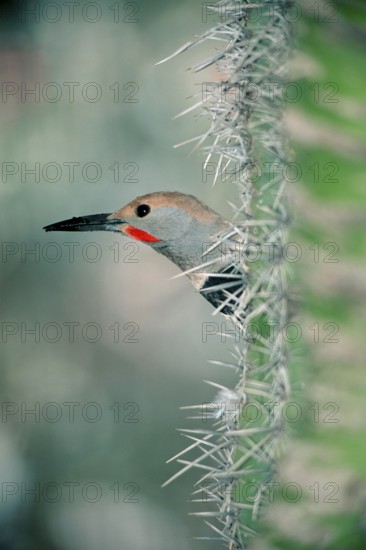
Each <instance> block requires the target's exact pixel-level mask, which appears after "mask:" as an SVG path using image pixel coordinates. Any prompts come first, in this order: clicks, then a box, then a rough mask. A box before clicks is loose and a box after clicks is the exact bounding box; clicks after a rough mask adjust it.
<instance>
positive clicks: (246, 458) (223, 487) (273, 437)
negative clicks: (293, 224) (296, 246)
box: [169, 0, 291, 549]
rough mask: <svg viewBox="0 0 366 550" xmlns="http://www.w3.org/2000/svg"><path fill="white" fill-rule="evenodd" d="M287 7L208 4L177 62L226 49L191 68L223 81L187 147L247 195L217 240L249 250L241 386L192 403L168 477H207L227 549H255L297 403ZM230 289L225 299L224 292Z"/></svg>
mask: <svg viewBox="0 0 366 550" xmlns="http://www.w3.org/2000/svg"><path fill="white" fill-rule="evenodd" d="M288 8H289V2H287V1H286V0H271V1H266V0H263V1H260V0H252V1H249V0H241V1H229V0H227V1H223V2H218V3H217V4H215V5H213V6H212V8H211V9H212V12H213V13H216V15H217V21H218V22H217V24H216V25H215V26H214V27H213V28H211V29H210V30H209V31H208V32H206V33H205V34H203V35H202V36H200V37H198V38H197V39H196V40H195V41H193V42H190V43H188V44H186V45H185V46H183V47H182V48H181V49H180V50H179V51H178V52H176V53H175V54H173V56H174V55H177V54H178V53H181V52H183V51H185V50H187V49H188V48H190V47H193V46H196V45H198V44H200V43H202V42H204V41H206V40H210V41H212V40H214V41H217V43H218V44H219V46H220V49H219V52H218V53H217V54H216V55H215V56H213V57H212V58H210V59H207V60H206V61H204V62H202V63H200V64H199V65H197V66H195V67H193V70H194V71H201V70H202V69H205V68H207V67H209V66H211V65H214V66H215V67H216V69H217V70H218V71H219V74H220V77H221V82H216V83H207V82H206V83H204V85H203V86H204V87H205V88H204V89H205V93H204V94H203V96H201V98H200V100H199V102H198V103H197V104H196V105H194V106H193V107H191V108H190V109H188V110H187V111H185V113H186V112H190V111H192V110H194V109H198V110H199V114H200V115H202V114H203V115H205V116H206V117H207V119H208V120H209V128H208V130H207V131H206V132H205V133H204V134H202V135H200V136H198V137H195V138H193V139H192V140H188V142H190V141H191V142H197V143H196V145H197V146H201V147H203V149H204V151H205V152H206V153H207V160H206V163H210V167H211V168H212V166H215V167H216V174H215V178H217V177H219V176H220V178H225V179H226V180H227V181H228V182H230V181H232V182H234V183H235V184H237V185H238V188H239V191H240V193H239V197H240V198H239V199H238V204H236V205H235V206H234V208H235V218H234V219H235V225H234V224H233V230H232V231H231V232H230V234H228V235H226V236H223V237H222V239H220V242H219V243H218V245H221V244H222V243H223V242H225V240H226V241H227V242H228V241H230V243H231V245H232V242H233V235H234V241H235V244H236V245H237V243H239V244H240V250H241V254H239V255H238V254H237V253H235V254H233V260H232V263H233V266H234V267H235V268H236V271H235V272H236V274H237V276H240V274H242V280H243V285H242V288H241V289H240V292H238V285H237V279H236V287H235V289H236V290H235V293H233V294H232V295H231V302H230V303H232V304H234V306H233V314H232V315H231V319H232V320H233V321H234V323H235V325H236V326H237V327H239V328H240V331H241V339H240V343H239V344H237V345H236V346H234V349H233V359H232V360H230V361H228V362H227V363H225V364H223V366H225V367H232V368H234V369H236V371H237V372H238V373H239V380H238V382H237V385H236V387H235V388H234V389H229V388H226V387H221V386H218V385H216V384H213V385H214V386H216V387H217V389H218V394H217V397H216V399H215V401H214V402H212V403H210V404H206V405H197V406H196V407H187V408H192V409H196V410H200V413H201V415H202V414H204V415H206V417H209V418H210V419H211V420H210V422H211V424H210V425H209V427H208V428H207V429H206V428H205V429H201V428H197V429H193V430H183V433H184V435H185V436H186V437H187V438H188V439H189V440H190V445H189V447H187V448H186V449H185V450H184V451H182V452H181V453H179V455H177V456H176V457H174V458H173V459H172V460H176V461H177V462H178V463H179V464H181V465H182V468H181V469H180V471H179V472H178V473H177V474H176V475H175V476H173V478H171V480H172V479H175V478H176V477H177V476H178V475H181V474H182V473H183V472H185V471H187V470H188V469H190V468H197V469H198V471H199V472H201V473H202V476H201V477H200V479H199V480H198V481H197V491H195V493H196V495H197V500H198V501H202V502H203V503H204V504H205V505H206V506H207V508H208V509H207V511H200V512H198V514H199V515H202V516H203V517H205V519H206V523H208V524H209V525H210V526H211V527H212V529H213V530H214V532H215V534H214V536H213V537H205V538H215V539H217V538H218V539H220V540H222V541H224V543H225V545H226V546H227V548H230V549H234V548H235V549H243V548H247V545H248V542H249V540H250V538H251V536H252V535H254V534H255V531H256V520H257V518H258V512H259V510H260V508H261V504H262V503H264V502H265V501H266V500H268V499H267V496H268V494H269V492H270V491H271V483H272V481H273V479H274V476H275V475H276V464H277V458H278V451H279V447H280V443H281V441H282V440H283V434H284V431H285V426H284V419H283V414H282V413H283V407H284V406H285V405H286V403H287V401H288V398H289V382H288V367H287V362H288V358H287V348H286V342H285V339H284V337H283V334H284V332H283V331H284V329H286V326H287V323H288V313H287V309H288V308H287V302H288V290H287V282H286V258H284V255H283V247H284V245H285V244H286V238H287V226H288V215H287V211H286V206H285V200H284V191H285V183H286V182H285V177H284V174H285V173H286V147H285V139H284V136H283V131H282V89H283V88H282V86H283V84H284V78H285V77H286V67H287V61H288V56H289V51H290V46H291V37H290V27H289V23H288V21H287V18H286V14H287V10H288ZM173 56H171V57H173ZM169 59H170V58H169ZM231 245H230V246H231ZM230 246H228V250H230ZM236 252H237V249H236ZM224 292H225V294H226V295H227V297H228V299H229V298H230V287H228V285H227V284H226V285H225V290H224ZM218 310H220V308H218ZM171 480H169V482H170V481H171ZM209 503H213V504H209Z"/></svg>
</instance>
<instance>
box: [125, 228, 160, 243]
mask: <svg viewBox="0 0 366 550" xmlns="http://www.w3.org/2000/svg"><path fill="white" fill-rule="evenodd" d="M125 233H127V235H129V236H130V237H132V238H133V239H137V240H138V241H145V242H146V243H157V242H159V241H160V239H157V238H156V237H154V235H150V233H147V232H146V231H142V229H137V227H133V226H132V225H128V226H127V227H126V229H125Z"/></svg>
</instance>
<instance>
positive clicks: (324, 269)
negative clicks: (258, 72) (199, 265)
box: [0, 0, 366, 550]
mask: <svg viewBox="0 0 366 550" xmlns="http://www.w3.org/2000/svg"><path fill="white" fill-rule="evenodd" d="M1 9H2V12H1V37H0V46H1V47H0V67H1V82H2V104H1V119H0V120H1V125H2V131H1V135H0V140H1V156H2V185H1V195H2V201H1V203H2V216H1V221H0V223H1V235H2V238H1V241H2V270H1V275H0V280H1V286H2V302H1V323H2V325H1V326H2V347H1V382H2V383H1V393H0V399H1V406H2V410H1V423H0V438H1V439H0V468H1V471H0V481H1V492H2V493H1V499H0V500H1V502H0V525H1V529H0V548H1V549H33V548H34V549H35V548H37V549H57V550H59V549H60V550H63V549H79V548H89V549H94V548H95V549H97V548H98V549H99V548H101V547H103V548H105V550H108V549H115V548H123V549H124V548H134V549H136V550H140V549H141V550H145V549H147V548H149V549H150V550H155V549H156V550H165V549H168V548H169V549H170V548H172V547H174V548H177V549H180V550H185V549H192V550H195V549H198V548H205V547H207V548H208V547H209V548H210V549H215V548H221V545H220V544H219V543H218V544H217V545H215V543H213V542H210V543H208V544H207V545H206V543H204V542H202V541H196V540H193V538H192V537H194V536H197V535H205V534H207V529H206V527H205V526H204V525H203V523H202V522H201V520H200V519H197V518H194V517H192V516H189V515H188V513H189V512H192V511H194V510H197V506H196V507H195V505H194V504H193V503H191V502H189V501H190V498H191V496H190V494H191V490H192V487H193V483H194V481H195V480H196V476H195V475H193V474H188V475H186V476H185V477H183V478H180V479H179V480H177V481H176V482H175V483H174V484H173V485H170V486H168V487H167V488H165V489H161V484H162V483H163V482H164V481H165V480H166V479H167V478H168V477H169V476H170V475H171V474H173V473H174V472H175V471H176V466H175V465H174V464H166V463H165V461H166V460H167V459H168V458H169V457H170V456H172V455H174V454H175V453H176V452H178V451H179V450H180V449H181V448H182V447H183V445H184V444H185V443H184V440H183V439H182V437H181V436H180V435H179V434H178V433H177V431H176V428H177V427H187V426H191V425H192V426H193V425H194V424H193V423H192V421H190V420H187V419H186V418H185V416H186V415H185V414H184V411H180V410H179V407H180V406H182V405H189V404H195V403H201V402H204V401H207V400H209V399H210V398H211V397H212V395H213V393H212V391H211V389H210V388H209V387H207V386H206V385H205V384H204V383H203V382H202V380H203V379H213V380H215V381H217V382H223V383H227V384H232V383H233V380H234V377H230V375H229V374H228V373H226V372H222V371H221V370H220V369H219V368H218V367H215V366H212V365H210V364H209V363H208V361H207V360H208V359H227V358H228V354H229V351H230V349H231V345H232V344H231V343H230V342H229V341H221V339H220V338H219V337H208V338H207V339H206V341H205V339H204V338H203V337H202V330H203V329H202V323H204V322H208V323H217V327H218V329H219V328H222V326H221V323H222V322H223V321H222V319H219V318H212V315H211V314H212V309H211V307H210V306H209V304H206V302H205V301H204V300H203V299H202V298H201V297H199V296H197V295H196V294H195V293H194V292H192V289H191V286H190V283H189V282H188V281H186V280H185V279H184V278H180V279H177V280H174V281H171V280H170V278H171V277H172V276H173V275H175V274H176V273H177V269H176V268H175V267H174V266H173V265H170V264H169V262H168V261H167V260H165V259H164V258H163V257H160V256H158V255H156V254H155V253H154V252H153V251H151V250H150V249H149V248H148V247H144V246H141V247H139V246H138V245H137V244H136V243H132V241H127V240H126V241H125V240H123V239H118V238H117V235H114V234H103V233H93V234H90V233H89V234H88V233H86V234H72V233H70V234H56V233H55V234H46V233H44V232H43V231H42V227H43V226H44V225H47V224H49V223H52V222H55V221H58V220H61V219H64V218H69V217H72V216H74V215H82V214H89V213H96V212H110V211H113V210H115V209H117V208H119V207H121V206H122V205H124V204H125V203H127V202H129V201H130V200H131V199H133V198H134V197H135V196H137V195H140V194H144V193H147V192H151V191H157V190H177V191H181V192H188V193H193V194H195V195H197V196H198V197H200V198H201V199H203V200H204V201H206V202H207V203H208V204H209V205H210V206H212V207H213V208H215V209H217V210H218V211H220V212H221V213H222V214H223V215H226V216H230V215H231V214H230V213H231V209H230V207H229V205H228V204H227V201H228V200H235V193H236V189H235V188H234V187H232V188H229V187H228V186H227V184H226V185H225V183H220V182H218V183H217V184H216V186H215V188H212V181H211V180H210V177H208V178H207V181H204V180H205V179H206V178H204V177H203V176H202V160H203V157H202V156H201V154H200V152H196V153H193V154H191V155H190V154H189V152H190V149H189V147H182V148H178V149H173V148H172V146H173V145H174V144H176V143H179V142H180V141H183V140H185V139H187V138H190V137H192V136H194V135H197V133H198V132H199V129H200V128H205V123H204V121H201V120H196V119H194V117H189V116H188V117H183V118H179V119H177V120H175V121H172V118H173V116H175V115H176V114H177V113H178V112H180V111H181V110H183V109H185V108H187V107H188V106H190V105H191V104H192V101H194V99H193V100H192V99H187V98H188V97H189V96H192V95H193V94H195V93H197V92H199V90H200V88H199V84H200V82H201V81H202V80H208V81H215V79H216V78H217V75H216V74H215V73H214V72H213V71H211V72H210V71H208V72H206V74H203V75H192V74H191V73H190V72H187V71H186V68H187V67H189V66H191V65H192V64H193V63H194V62H195V61H197V60H199V59H202V58H203V57H204V55H205V50H207V48H208V46H204V47H202V48H198V49H196V50H192V51H190V52H187V53H186V54H184V55H182V56H180V57H178V58H176V59H175V60H173V61H170V62H167V63H166V64H163V65H161V66H158V67H155V66H154V64H155V63H156V62H157V61H159V60H160V59H162V58H164V57H166V56H167V55H169V54H170V53H172V52H173V51H175V50H176V49H177V48H178V47H180V46H181V45H182V44H184V43H185V42H187V41H188V40H190V39H191V38H192V36H193V35H195V34H198V33H200V32H202V31H205V30H207V28H208V25H210V24H211V23H212V20H210V19H209V18H208V20H207V21H204V20H203V18H202V5H201V3H199V2H196V1H193V0H189V1H187V2H184V3H178V2H173V1H172V0H169V1H168V0H165V1H155V2H148V1H139V2H126V3H119V2H115V3H112V2H98V3H90V2H89V3H87V2H80V3H79V4H78V5H76V4H75V5H74V7H72V6H71V5H69V4H67V3H62V2H60V3H57V2H52V3H50V2H40V3H39V2H38V3H37V2H36V3H33V2H27V3H20V2H19V3H17V2H12V3H11V2H8V3H4V4H3V5H2V8H1ZM298 14H299V17H298V18H297V19H298V20H297V23H296V41H297V47H298V54H297V56H296V58H295V59H294V61H293V67H292V71H293V80H295V79H296V82H297V86H298V89H300V90H301V94H300V97H299V98H298V101H296V102H292V101H288V102H287V113H286V120H287V123H288V128H289V133H290V135H291V137H292V148H293V153H294V160H295V161H296V162H297V163H298V165H299V166H300V167H301V178H298V181H296V182H294V183H293V185H291V189H290V194H291V204H292V205H293V217H294V223H293V230H292V234H291V236H290V240H292V241H296V242H297V243H299V244H300V246H301V250H302V258H301V261H300V262H297V263H294V264H293V265H292V266H291V272H292V275H293V287H294V291H295V292H296V296H297V298H298V302H299V314H298V317H297V318H296V321H297V322H301V326H302V338H301V340H300V341H299V342H298V343H297V345H296V346H293V348H294V349H293V350H292V367H291V368H292V369H293V370H294V371H296V373H297V374H296V377H295V378H296V380H297V382H296V384H295V386H294V395H293V400H294V401H296V403H298V404H300V405H299V406H300V407H301V418H300V419H299V421H298V422H295V423H290V422H289V425H290V430H289V431H290V441H289V444H288V448H287V450H286V453H285V456H284V459H283V462H282V465H281V482H282V483H284V484H286V483H287V484H288V483H290V484H291V483H295V484H296V488H298V487H301V498H299V499H298V501H297V502H294V500H296V498H295V497H294V496H293V495H292V494H290V496H289V495H287V498H286V495H285V498H284V496H283V494H282V493H281V491H279V494H276V499H275V500H276V502H275V503H274V504H273V505H272V506H270V507H268V510H267V511H266V518H265V521H264V522H263V531H264V538H263V539H261V540H259V541H257V542H256V545H257V547H258V548H261V549H263V548H281V549H284V548H286V549H295V548H296V549H300V548H301V549H308V548H309V549H310V548H312V549H313V548H326V549H328V548H329V549H333V548H334V549H337V550H338V549H343V548H347V549H352V550H353V549H355V550H356V549H361V548H362V549H363V548H365V547H366V517H365V508H366V489H365V477H366V466H365V464H366V461H365V454H366V453H365V451H366V449H365V441H366V439H365V427H366V420H365V418H366V415H365V413H366V406H365V398H364V395H365V391H366V379H365V374H364V356H365V338H364V326H365V322H366V314H365V309H364V307H363V305H362V299H363V298H364V296H365V293H366V280H365V276H364V270H363V267H364V263H365V261H364V253H365V250H366V243H365V238H364V233H365V232H364V227H365V221H366V208H365V197H366V191H365V186H364V184H363V181H362V180H363V173H364V170H365V168H366V166H365V165H366V162H365V152H366V141H365V129H366V117H365V114H366V107H365V103H364V90H365V88H366V73H365V71H364V49H365V38H366V29H365V19H366V12H365V9H364V4H363V3H357V2H354V3H352V4H351V5H350V4H348V3H347V4H346V3H332V4H327V3H324V4H323V3H314V5H313V6H309V5H308V3H305V2H304V3H301V4H299V11H298ZM37 83H38V84H37ZM32 88H33V89H34V90H35V94H32V93H31V92H30V90H31V89H32ZM27 90H28V93H27ZM32 170H33V172H32ZM32 251H33V252H32ZM334 260H338V261H337V262H334ZM32 329H33V331H34V332H33V333H32ZM70 335H71V336H70ZM32 410H33V413H32V412H31V411H32ZM32 491H33V492H32ZM290 492H291V491H290Z"/></svg>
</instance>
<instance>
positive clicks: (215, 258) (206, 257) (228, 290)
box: [44, 192, 246, 314]
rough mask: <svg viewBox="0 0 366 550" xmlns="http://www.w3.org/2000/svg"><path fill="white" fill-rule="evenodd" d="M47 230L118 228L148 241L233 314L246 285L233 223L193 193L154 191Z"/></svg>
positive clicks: (215, 304)
mask: <svg viewBox="0 0 366 550" xmlns="http://www.w3.org/2000/svg"><path fill="white" fill-rule="evenodd" d="M44 229H45V231H114V232H115V233H119V234H121V235H124V236H127V237H130V238H132V239H135V240H137V241H140V242H143V243H146V244H147V245H149V246H151V248H153V249H154V250H156V251H157V252H159V253H160V254H163V255H164V256H166V257H167V258H169V260H171V261H172V262H173V263H175V264H176V265H177V266H178V267H179V268H180V269H181V270H182V271H183V273H184V274H185V275H187V277H188V278H189V279H190V281H191V283H192V284H193V286H194V287H195V289H196V290H197V291H199V292H200V293H201V294H202V295H203V296H204V297H205V298H206V299H207V300H208V301H209V302H210V303H211V304H212V305H214V306H215V308H217V310H218V311H221V312H222V313H224V314H232V313H233V312H234V311H235V307H236V305H237V303H238V299H239V298H240V294H241V292H242V290H243V288H244V287H245V279H246V273H245V271H244V269H243V267H242V266H241V265H240V263H239V262H238V261H237V260H236V261H235V258H237V257H238V254H237V252H238V241H237V238H238V234H237V233H236V232H235V230H233V225H232V224H231V223H230V222H228V221H227V220H225V219H224V218H223V217H222V216H220V215H219V214H218V213H217V212H215V211H214V210H212V209H211V208H209V207H208V206H207V205H206V204H204V203H203V202H201V201H200V200H199V199H197V198H196V197H194V196H193V195H187V194H184V193H178V192H155V193H149V194H147V195H143V196H141V197H137V198H136V199H134V200H133V201H132V202H130V203H129V204H127V205H126V206H123V207H122V208H121V209H120V210H117V212H114V213H110V214H92V215H86V216H80V217H74V218H70V219H68V220H64V221H60V222H57V223H53V224H51V225H47V226H46V227H44Z"/></svg>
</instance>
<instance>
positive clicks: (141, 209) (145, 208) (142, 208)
mask: <svg viewBox="0 0 366 550" xmlns="http://www.w3.org/2000/svg"><path fill="white" fill-rule="evenodd" d="M150 210H151V209H150V206H149V205H148V204H139V205H138V206H137V207H136V210H135V212H136V216H138V217H139V218H143V217H144V216H147V215H148V213H149V212H150Z"/></svg>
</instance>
